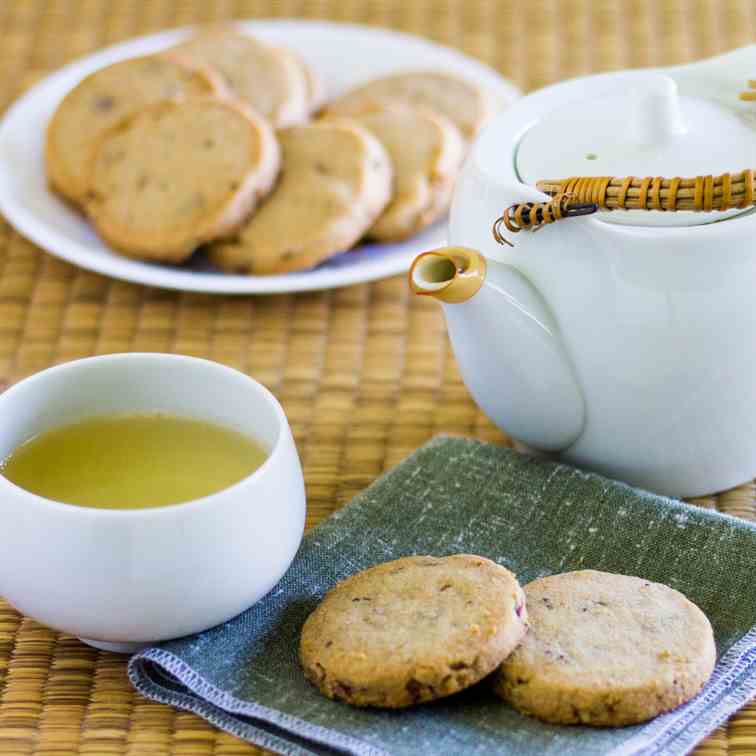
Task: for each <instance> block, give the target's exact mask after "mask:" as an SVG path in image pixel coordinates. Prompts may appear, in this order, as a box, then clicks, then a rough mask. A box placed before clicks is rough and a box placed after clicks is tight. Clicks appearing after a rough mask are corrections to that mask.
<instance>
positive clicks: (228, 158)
mask: <svg viewBox="0 0 756 756" xmlns="http://www.w3.org/2000/svg"><path fill="white" fill-rule="evenodd" d="M279 164H280V154H279V149H278V143H277V141H276V137H275V135H274V133H273V130H272V129H271V127H270V126H269V125H268V123H267V122H266V121H265V120H264V119H262V118H261V117H260V116H258V115H257V114H255V113H253V112H252V111H251V110H249V109H247V108H245V107H244V106H242V105H240V104H239V103H235V102H231V101H229V100H218V99H211V98H193V99H186V100H177V101H169V100H166V101H164V102H162V103H159V104H158V105H154V106H152V107H151V108H147V109H145V110H143V111H140V112H139V113H137V114H136V115H135V116H133V117H132V118H130V119H127V120H125V121H122V122H121V123H120V124H118V125H117V126H116V127H114V128H113V129H111V130H110V131H108V132H106V134H105V135H104V136H103V137H102V139H101V141H100V143H99V145H98V147H97V148H96V150H95V152H94V155H93V158H92V164H91V166H90V171H89V188H88V190H87V195H86V205H85V206H86V210H87V213H88V215H89V216H90V218H91V220H92V222H93V224H94V226H95V228H96V229H97V232H98V233H99V234H100V236H102V237H103V238H104V239H105V240H106V241H107V242H108V243H109V244H111V245H112V246H113V247H115V248H116V249H118V250H120V251H121V252H123V253H124V254H126V255H129V256H131V257H136V258H139V259H146V260H157V261H160V262H181V261H182V260H185V259H186V258H188V257H189V256H190V255H191V254H192V252H193V251H194V249H195V248H196V247H198V246H199V245H200V244H203V243H205V242H209V241H212V240H215V239H220V238H224V237H226V236H228V235H229V234H231V233H232V232H234V231H235V230H236V229H238V227H239V226H240V225H241V224H242V223H243V222H244V221H245V220H246V218H247V216H248V215H249V214H250V213H251V212H252V210H253V209H254V207H255V205H256V204H257V201H258V200H259V199H260V197H262V196H263V195H264V194H266V193H267V192H268V191H269V190H270V188H271V187H272V185H273V183H274V181H275V179H276V176H277V173H278V169H279Z"/></svg>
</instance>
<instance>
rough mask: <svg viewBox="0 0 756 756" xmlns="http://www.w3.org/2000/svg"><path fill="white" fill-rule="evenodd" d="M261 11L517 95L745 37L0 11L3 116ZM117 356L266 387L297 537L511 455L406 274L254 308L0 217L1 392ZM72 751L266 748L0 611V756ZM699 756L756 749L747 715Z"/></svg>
mask: <svg viewBox="0 0 756 756" xmlns="http://www.w3.org/2000/svg"><path fill="white" fill-rule="evenodd" d="M270 16H300V17H310V18H328V19H333V20H343V21H353V22H360V23H366V24H373V25H380V26H388V27H394V28H397V29H402V30H405V31H410V32H415V33H419V34H424V35H427V36H428V37H431V38H433V39H435V40H437V41H440V42H442V43H446V44H449V45H453V46H456V47H459V48H461V49H462V50H463V51H465V52H466V53H468V54H471V55H474V56H477V57H479V58H481V59H482V60H484V61H485V62H487V63H489V64H491V65H492V66H494V67H496V68H498V69H499V70H500V71H502V72H503V73H504V74H505V75H507V76H509V77H510V78H512V79H514V80H515V81H516V82H517V83H518V84H519V85H520V86H521V87H523V88H524V89H526V90H527V89H533V88H535V87H539V86H542V85H544V84H547V83H550V82H553V81H556V80H558V79H561V78H565V77H569V76H575V75H579V74H583V73H587V72H590V71H598V70H609V69H616V68H623V67H628V66H643V65H655V64H670V63H677V62H684V61H687V60H691V59H695V58H700V57H705V56H708V55H712V54H715V53H718V52H721V51H724V50H728V49H731V48H734V47H736V46H739V45H743V44H746V43H749V42H752V41H753V39H754V31H756V5H754V3H753V2H752V0H717V2H714V0H695V1H694V0H692V1H691V2H684V0H647V1H646V0H635V1H634V2H624V1H623V0H606V1H601V2H599V1H597V0H596V1H593V2H591V0H559V1H557V0H553V1H549V0H530V2H528V3H522V2H519V0H498V1H497V0H437V1H436V0H248V1H245V0H237V1H234V0H204V1H203V0H196V2H191V1H190V0H145V1H144V2H140V1H139V0H114V1H112V2H108V0H0V107H2V108H4V107H5V106H7V105H8V104H9V103H10V102H11V101H12V100H13V99H14V98H15V97H16V96H18V95H19V94H20V93H21V92H22V91H23V90H24V89H25V88H26V87H28V86H30V85H31V84H33V83H34V82H35V81H37V80H38V79H39V78H40V77H42V76H44V75H45V74H47V73H48V72H50V71H52V70H53V69H55V68H58V67H59V66H61V65H63V64H64V63H66V62H68V61H70V60H72V59H74V58H76V57H78V56H80V55H83V54H85V53H88V52H90V51H92V50H95V49H96V48H98V47H101V46H103V45H106V44H110V43H113V42H116V41H120V40H123V39H126V38H128V37H132V36H135V35H139V34H144V33H147V32H152V31H157V30H159V29H163V28H169V27H173V26H178V25H182V24H188V23H192V22H200V21H208V20H211V19H220V18H232V17H236V18H251V17H270ZM129 350H152V351H175V352H183V353H185V354H192V355H198V356H203V357H209V358H211V359H214V360H219V361H221V362H225V363H228V364H230V365H233V366H235V367H238V368H240V369H242V370H245V371H248V372H249V373H251V374H252V375H254V376H255V377H257V378H258V379H259V380H261V381H263V382H264V383H265V384H267V385H268V386H269V387H270V388H271V389H272V390H273V391H274V392H275V393H276V394H277V395H278V397H279V398H280V399H281V401H282V402H283V404H284V406H285V409H286V411H287V413H288V415H289V418H290V419H291V422H292V426H293V429H294V433H295V436H296V440H297V443H298V446H299V451H300V454H301V456H302V461H303V464H304V470H305V478H306V481H307V490H308V499H309V515H308V525H310V526H312V525H313V524H315V523H316V522H318V521H319V520H320V519H322V518H323V517H325V516H326V515H328V514H329V513H331V512H332V511H334V510H335V509H336V508H338V507H339V506H341V505H342V504H343V503H345V502H346V501H348V500H349V499H350V498H351V497H352V496H353V495H354V494H355V493H356V492H357V491H359V490H360V489H362V488H363V487H365V486H366V485H368V484H369V483H370V482H371V481H372V480H373V479H374V478H375V477H376V476H377V475H378V474H379V473H381V472H382V471H383V470H384V469H386V468H387V467H391V466H393V465H394V464H396V463H397V462H398V461H399V460H400V459H402V458H403V457H404V456H406V455H407V454H408V453H410V452H411V451H412V450H413V449H415V448H416V447H417V446H418V445H420V444H421V443H423V442H424V441H425V440H427V439H428V438H429V437H430V436H432V435H433V434H435V433H438V432H440V431H447V432H454V433H462V434H466V435H470V436H477V437H479V438H483V439H487V440H495V441H499V442H502V443H508V440H507V439H506V438H505V437H503V436H502V435H501V434H500V433H499V432H498V431H497V430H496V429H495V428H494V427H493V426H492V425H491V424H490V423H489V422H488V421H487V420H486V419H485V418H484V417H483V415H482V414H481V413H480V412H479V411H478V410H477V409H476V407H475V405H474V404H473V402H472V401H471V399H470V397H469V396H468V394H467V392H466V390H465V388H464V386H463V384H462V382H461V379H460V377H459V374H458V372H457V368H456V366H455V363H454V359H453V357H452V354H451V352H450V350H449V345H448V343H447V340H446V336H445V332H444V326H443V323H442V320H441V317H440V314H439V311H438V310H437V309H436V308H435V306H434V305H433V304H432V303H428V302H423V301H421V300H420V299H419V298H411V297H410V296H408V292H407V288H406V286H405V283H404V281H403V279H401V278H395V279H391V280H387V281H382V282H378V283H374V284H370V285H361V286H354V287H352V288H349V289H344V290H339V291H332V292H324V293H316V294H305V295H297V296H277V297H270V298H259V299H232V298H220V297H218V298H215V297H206V296H198V295H184V294H178V293H170V292H161V291H156V290H152V289H147V288H142V287H138V286H132V285H129V284H124V283H119V282H115V281H109V280H107V279H104V278H101V277H99V276H96V275H93V274H90V273H85V272H83V271H80V270H77V269H75V268H73V267H71V266H69V265H67V264H64V263H62V262H58V261H57V260H55V259H53V258H52V257H49V256H47V255H45V254H44V253H43V252H41V251H40V250H39V249H37V248H35V247H34V246H33V245H32V244H30V243H29V242H27V241H25V240H24V239H22V238H21V237H20V236H18V234H16V233H15V232H13V231H12V230H11V229H10V228H9V227H8V226H7V224H5V223H3V222H2V221H0V383H2V384H8V383H11V382H13V381H16V380H18V379H20V378H22V377H24V376H25V375H28V374H29V373H32V372H34V371H37V370H40V369H42V368H44V367H47V366H49V365H51V364H53V363H56V362H61V361H65V360H70V359H74V358H77V357H83V356H87V355H92V354H101V353H105V352H119V351H129ZM755 502H756V494H755V492H754V486H753V485H752V484H749V485H745V486H742V487H740V488H738V489H736V490H733V491H728V492H726V493H722V494H721V495H719V496H716V497H712V498H709V499H706V500H700V501H698V502H696V503H699V504H701V505H702V506H706V507H710V508H717V509H719V510H721V511H725V512H729V513H730V514H733V515H737V516H740V517H745V518H749V519H755V518H756V504H755ZM0 537H2V524H1V523H0ZM6 537H12V535H10V534H9V535H8V536H6ZM0 548H2V545H1V544H0ZM69 753H82V754H91V755H97V756H100V755H101V754H102V755H103V756H104V755H105V754H114V755H117V756H122V755H123V756H139V755H146V754H149V755H150V756H152V755H153V754H154V755H156V756H168V755H171V756H173V755H175V756H179V754H185V755H187V756H188V755H190V754H191V755H196V756H199V755H200V754H203V755H204V754H207V755H210V754H212V755H214V756H224V755H225V756H230V755H231V754H254V753H262V752H261V751H259V749H256V748H254V747H252V746H249V745H247V744H245V743H242V742H241V741H238V740H236V739H235V738H233V737H231V736H230V735H225V734H223V733H220V732H218V731H217V730H215V729H214V728H213V727H211V726H210V725H208V724H206V723H205V722H204V721H203V720H201V719H199V718H198V717H195V716H194V715H191V714H186V713H182V712H177V711H174V710H173V709H171V708H169V707H166V706H161V705H157V704H153V703H150V702H148V701H146V700H144V699H142V698H141V697H139V696H137V695H135V694H134V693H132V691H131V689H130V687H129V685H128V682H127V679H126V675H125V663H124V660H123V659H122V658H120V657H118V656H114V655H111V654H107V653H100V652H97V651H95V650H94V649H91V648H88V647H85V646H83V645H82V644H80V643H79V642H78V641H77V640H75V639H73V638H71V637H68V636H64V635H59V634H57V633H54V632H52V631H50V630H48V629H47V628H44V627H42V626H40V625H38V624H36V623H35V622H33V621H32V620H29V619H27V618H24V617H22V616H20V615H19V614H17V613H16V612H15V611H14V610H13V609H11V608H10V607H9V606H8V605H7V604H5V603H3V602H2V599H0V754H13V755H14V756H16V755H19V756H20V755H22V754H37V755H39V756H42V755H43V754H44V755H46V756H53V755H56V756H61V755H62V754H69ZM697 753H698V754H699V755H700V754H707V756H715V755H720V754H722V755H724V754H733V755H734V754H740V755H743V754H756V705H751V706H750V707H747V708H746V709H745V710H743V711H741V712H740V713H739V714H738V715H736V716H735V717H733V719H732V720H731V721H730V722H729V723H728V724H727V725H726V726H725V727H721V728H720V729H719V730H718V731H717V732H716V733H715V734H714V736H713V737H711V738H710V739H709V740H708V741H707V742H706V743H705V744H703V745H702V746H701V747H700V748H699V750H698V751H697Z"/></svg>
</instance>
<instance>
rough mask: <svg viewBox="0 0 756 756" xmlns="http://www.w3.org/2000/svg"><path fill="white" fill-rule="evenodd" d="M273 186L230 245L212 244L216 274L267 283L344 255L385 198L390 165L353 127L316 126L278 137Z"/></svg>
mask: <svg viewBox="0 0 756 756" xmlns="http://www.w3.org/2000/svg"><path fill="white" fill-rule="evenodd" d="M278 138H279V141H280V144H281V153H282V170H281V179H280V181H279V182H278V185H277V186H276V188H275V190H274V191H273V193H272V194H271V195H270V197H269V198H268V199H267V200H266V201H265V202H264V203H263V204H262V205H261V206H260V209H259V210H258V211H257V212H256V213H255V214H254V215H253V216H252V217H251V218H250V219H249V221H248V222H247V224H246V225H245V226H244V227H243V228H242V230H241V232H240V233H239V235H238V237H237V238H236V239H235V240H233V241H229V242H222V243H217V244H212V245H211V246H210V248H209V256H210V259H211V260H212V262H213V263H214V264H215V265H217V266H218V267H219V268H221V269H222V270H225V271H228V272H235V273H252V274H256V275H267V274H272V273H287V272H289V271H295V270H303V269H305V268H311V267H312V266H313V265H317V264H318V263H320V262H322V261H323V260H326V259H327V258H329V257H332V256H333V255H335V254H337V253H339V252H344V251H346V250H348V249H350V248H351V247H352V246H353V245H354V244H355V243H356V242H357V241H359V239H361V238H362V237H363V236H364V235H365V232H366V231H367V230H368V229H369V228H370V227H371V226H372V225H373V223H374V222H375V219H376V218H377V217H378V215H379V214H380V213H381V212H382V210H383V208H384V207H386V205H387V203H388V202H389V199H390V196H391V181H392V170H391V163H390V161H389V158H388V155H387V154H386V151H385V149H384V148H383V147H382V145H381V143H380V142H379V141H378V140H377V139H376V138H375V137H374V136H372V135H371V134H370V133H369V132H368V131H366V130H365V129H362V128H360V127H359V126H358V125H357V124H355V123H351V122H345V121H341V120H338V121H337V120H333V121H319V122H318V123H313V124H309V125H306V126H294V127H292V128H289V129H284V130H283V131H280V132H278Z"/></svg>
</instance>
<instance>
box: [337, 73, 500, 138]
mask: <svg viewBox="0 0 756 756" xmlns="http://www.w3.org/2000/svg"><path fill="white" fill-rule="evenodd" d="M392 102H394V103H403V104H405V105H412V106H420V107H425V108H430V109H431V110H435V111H436V112H437V113H440V114H441V115H443V116H446V117H447V118H448V119H449V120H450V121H451V122H452V123H453V124H455V126H456V127H457V128H458V129H459V130H460V132H461V133H462V136H463V137H464V138H465V139H467V140H468V141H469V140H471V139H472V138H473V137H474V136H475V135H476V134H477V133H478V131H479V130H480V128H481V126H483V124H484V123H485V122H486V121H487V120H488V118H490V117H491V116H492V115H493V114H494V112H495V111H494V107H495V105H494V102H493V100H492V99H491V98H490V96H488V95H487V93H486V92H485V91H484V90H482V89H481V88H480V87H478V86H476V85H475V84H472V83H471V82H469V81H465V80H464V79H460V78H458V77H457V76H454V75H452V74H448V73H438V72H430V71H428V72H422V71H420V72H410V73H403V74H394V75H392V76H384V77H383V78H381V79H374V80H373V81H369V82H368V83H367V84H363V85H362V86H361V87H357V88H356V89H353V90H351V91H349V92H347V93H346V94H345V95H343V96H342V97H340V98H338V99H336V100H334V101H333V102H331V103H329V105H328V107H327V112H328V113H329V114H331V115H344V116H347V115H355V114H359V113H363V112H365V111H366V110H372V109H374V108H375V107H376V105H378V106H380V105H385V104H387V103H392Z"/></svg>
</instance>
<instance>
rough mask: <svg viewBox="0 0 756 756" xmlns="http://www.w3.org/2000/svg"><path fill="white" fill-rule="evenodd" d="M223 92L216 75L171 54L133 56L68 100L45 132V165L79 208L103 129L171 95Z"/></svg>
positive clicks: (95, 75) (82, 85) (85, 84)
mask: <svg viewBox="0 0 756 756" xmlns="http://www.w3.org/2000/svg"><path fill="white" fill-rule="evenodd" d="M223 92H224V89H223V84H222V81H221V80H220V78H219V77H218V76H217V74H215V73H213V72H212V71H210V70H209V69H207V68H202V67H199V68H198V67H194V66H189V65H188V64H187V63H186V62H185V61H182V60H181V59H180V58H178V57H176V56H172V55H170V54H163V55H151V56H148V57H144V58H131V59H129V60H123V61H120V62H118V63H114V64H113V65H110V66H107V67H106V68H101V69H100V70H99V71H95V72H94V73H92V74H90V75H89V76H87V77H86V78H85V79H84V80H83V81H82V82H80V83H79V84H78V85H77V86H76V87H74V88H73V89H72V90H71V91H70V92H69V93H68V94H67V95H66V96H65V98H64V99H63V101H62V102H61V103H60V105H59V106H58V108H57V110H56V111H55V114H54V115H53V117H52V120H51V121H50V125H49V126H48V128H47V137H46V143H45V164H46V169H47V176H48V180H49V182H50V185H51V187H52V188H53V189H54V190H55V191H56V192H58V193H59V194H61V195H63V197H65V198H66V199H67V200H69V201H70V202H73V203H74V204H78V203H79V202H80V201H81V199H82V197H83V195H84V192H85V190H86V168H87V165H88V163H89V161H90V158H91V152H92V148H93V147H94V145H95V144H96V142H97V141H98V139H99V138H100V137H101V136H102V135H103V134H104V133H105V131H107V130H108V129H110V128H111V127H113V126H114V125H116V124H117V123H118V122H119V121H121V120H122V119H124V118H128V117H129V116H131V115H133V114H134V113H136V112H137V111H139V110H141V109H142V108H144V107H147V106H149V105H153V104H155V103H156V102H160V101H161V100H164V99H166V98H168V97H181V96H198V95H199V96H201V95H219V94H222V93H223Z"/></svg>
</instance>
